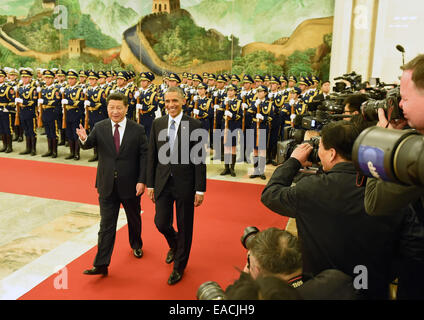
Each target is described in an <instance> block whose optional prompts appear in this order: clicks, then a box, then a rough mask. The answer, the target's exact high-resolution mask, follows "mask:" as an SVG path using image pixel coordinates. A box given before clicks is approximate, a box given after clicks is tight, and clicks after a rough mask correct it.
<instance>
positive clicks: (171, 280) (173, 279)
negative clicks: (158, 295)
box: [168, 270, 183, 286]
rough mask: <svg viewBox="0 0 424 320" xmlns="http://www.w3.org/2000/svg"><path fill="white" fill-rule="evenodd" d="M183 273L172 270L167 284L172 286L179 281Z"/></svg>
mask: <svg viewBox="0 0 424 320" xmlns="http://www.w3.org/2000/svg"><path fill="white" fill-rule="evenodd" d="M182 277H183V273H179V272H178V271H177V270H173V271H172V273H171V275H170V276H169V279H168V284H169V285H170V286H172V285H173V284H176V283H177V282H179V281H180V280H181V278H182Z"/></svg>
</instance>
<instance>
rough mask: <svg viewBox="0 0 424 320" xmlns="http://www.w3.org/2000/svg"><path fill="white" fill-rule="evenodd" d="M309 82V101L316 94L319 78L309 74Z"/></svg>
mask: <svg viewBox="0 0 424 320" xmlns="http://www.w3.org/2000/svg"><path fill="white" fill-rule="evenodd" d="M310 82H311V83H312V85H311V87H310V89H309V96H310V97H311V101H312V100H313V99H314V98H315V97H316V96H317V95H318V93H319V92H318V91H319V90H318V86H319V82H320V80H319V78H318V77H317V76H311V77H310Z"/></svg>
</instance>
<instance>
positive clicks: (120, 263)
mask: <svg viewBox="0 0 424 320" xmlns="http://www.w3.org/2000/svg"><path fill="white" fill-rule="evenodd" d="M0 168H1V169H0V174H1V176H2V177H3V178H6V179H13V180H15V178H17V177H19V178H23V179H24V180H21V181H16V180H15V181H13V182H11V183H9V182H8V183H7V184H5V183H4V182H3V183H2V184H1V186H0V191H1V192H9V193H17V194H25V195H31V196H38V197H45V198H50V199H58V200H66V201H74V202H82V203H90V204H97V193H96V190H95V189H94V179H95V168H91V167H82V166H73V165H58V164H53V163H44V162H36V161H27V160H15V159H2V158H0ZM5 168H6V169H5ZM16 172H19V173H18V174H16ZM3 181H4V180H3ZM6 181H8V180H6ZM24 181H25V182H24ZM21 185H24V186H21ZM262 190H263V186H261V185H255V184H245V183H234V182H226V181H215V180H208V185H207V192H206V193H205V201H204V203H203V205H202V206H201V207H199V208H197V209H196V211H195V222H194V223H195V225H194V235H193V246H192V250H191V255H190V260H189V263H188V266H187V269H186V272H185V274H184V277H183V279H182V280H181V282H180V283H178V284H176V285H175V286H169V285H168V284H167V283H166V282H167V279H168V276H169V274H170V273H171V271H172V265H167V264H165V262H164V260H165V256H166V253H167V250H168V248H167V244H166V241H165V239H164V237H163V236H162V235H161V234H160V233H159V232H158V231H157V229H156V227H155V225H154V205H153V204H152V202H151V201H150V200H149V199H148V198H147V197H146V196H143V197H142V208H143V210H144V213H143V218H142V221H143V231H142V237H143V242H144V247H143V250H144V256H143V258H142V259H140V260H138V259H136V258H134V257H133V256H132V251H131V250H130V247H129V243H128V229H127V227H126V226H125V227H123V228H121V229H120V230H119V231H118V233H117V237H116V243H115V249H114V253H113V256H112V262H111V265H110V268H109V276H108V277H106V278H101V277H99V276H86V275H83V274H82V271H83V270H84V269H87V268H91V266H92V263H93V260H94V257H95V254H96V251H97V247H94V248H92V249H91V250H89V251H88V252H86V253H85V254H83V255H82V256H81V257H79V258H78V259H76V260H74V261H73V262H71V263H70V264H68V266H67V272H68V282H67V283H68V289H66V290H63V289H55V286H54V283H55V279H56V278H57V277H58V276H59V275H58V274H53V275H52V276H50V277H49V278H48V279H46V280H45V281H43V282H42V283H41V284H39V285H38V286H36V287H35V288H34V289H32V290H31V291H29V292H28V293H26V294H25V295H23V296H22V297H21V299H63V300H67V299H83V300H85V299H87V300H90V299H147V300H156V299H172V300H174V299H196V292H197V289H198V287H199V285H200V284H202V283H203V282H205V281H209V280H213V281H216V282H218V283H219V284H220V285H221V286H222V287H223V288H226V287H227V286H228V285H229V284H230V283H232V282H233V281H234V280H235V279H237V278H238V275H239V274H238V271H237V270H236V268H239V269H243V267H244V264H245V262H246V251H245V249H244V248H243V247H242V245H241V243H240V237H241V235H242V233H243V230H244V228H245V227H247V226H257V227H258V228H259V229H265V228H268V227H271V226H276V227H280V228H285V226H286V224H287V218H285V217H281V216H278V215H277V214H275V213H272V212H271V211H269V210H268V209H266V208H265V207H264V206H263V205H262V204H261V202H260V194H261V192H262Z"/></svg>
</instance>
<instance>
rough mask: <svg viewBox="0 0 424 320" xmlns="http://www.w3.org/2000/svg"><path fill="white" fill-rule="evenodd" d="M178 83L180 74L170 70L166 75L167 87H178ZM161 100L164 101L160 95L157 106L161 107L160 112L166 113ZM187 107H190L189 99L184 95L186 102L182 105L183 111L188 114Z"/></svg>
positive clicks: (179, 82)
mask: <svg viewBox="0 0 424 320" xmlns="http://www.w3.org/2000/svg"><path fill="white" fill-rule="evenodd" d="M180 84H181V78H180V76H179V75H178V74H176V73H174V72H171V73H170V74H169V75H168V88H171V87H178V86H179V85H180ZM166 90H167V89H166ZM166 90H165V91H164V93H163V94H164V95H165V92H166ZM163 101H164V99H163V96H162V99H161V100H160V103H159V107H160V108H161V112H162V114H166V113H167V111H166V109H165V102H163ZM189 109H190V103H189V100H188V99H187V96H186V103H185V104H184V105H183V113H184V114H187V115H190V111H189Z"/></svg>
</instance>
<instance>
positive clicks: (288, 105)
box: [280, 87, 306, 135]
mask: <svg viewBox="0 0 424 320" xmlns="http://www.w3.org/2000/svg"><path fill="white" fill-rule="evenodd" d="M301 92H302V91H301V90H300V88H298V87H294V88H293V89H292V90H291V91H290V93H289V97H288V99H287V100H286V102H285V103H284V104H283V108H282V110H281V115H280V117H281V122H282V124H283V126H284V128H286V127H293V128H294V127H295V122H294V120H295V119H296V116H297V115H303V114H304V113H305V111H306V105H305V104H304V103H303V101H302V100H300V99H299V96H300V93H301ZM282 135H283V134H282Z"/></svg>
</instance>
